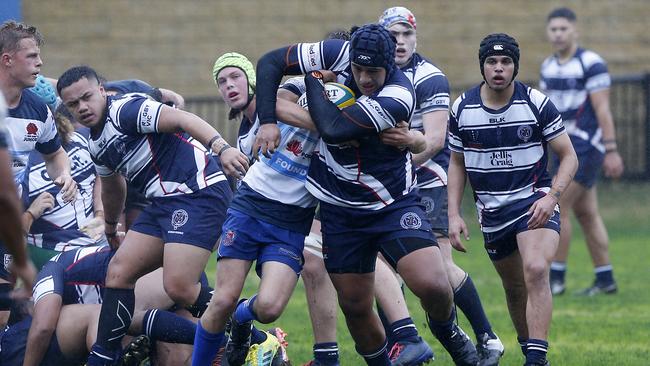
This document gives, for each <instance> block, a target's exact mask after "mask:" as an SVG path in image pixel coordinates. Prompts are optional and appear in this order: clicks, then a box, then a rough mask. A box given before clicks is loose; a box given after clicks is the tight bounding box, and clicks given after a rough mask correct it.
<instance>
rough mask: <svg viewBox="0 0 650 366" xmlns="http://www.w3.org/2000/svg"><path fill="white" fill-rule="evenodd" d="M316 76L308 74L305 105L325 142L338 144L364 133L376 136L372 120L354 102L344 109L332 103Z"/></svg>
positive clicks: (376, 132)
mask: <svg viewBox="0 0 650 366" xmlns="http://www.w3.org/2000/svg"><path fill="white" fill-rule="evenodd" d="M318 76H319V75H318V74H316V76H314V75H313V73H311V74H307V75H306V76H305V86H306V88H307V104H308V105H309V115H311V118H312V120H313V121H314V124H315V125H316V128H317V129H318V132H319V133H320V135H321V138H322V139H323V141H325V142H326V143H328V144H341V143H344V142H347V141H351V140H356V139H358V138H361V137H364V136H371V135H376V134H378V133H379V132H378V131H377V128H376V126H375V124H374V123H373V121H372V120H370V118H369V117H368V115H367V114H366V113H365V112H364V111H363V110H362V109H361V107H360V106H359V105H358V103H355V104H353V105H351V106H349V107H346V108H344V109H342V110H341V109H339V108H338V107H337V106H336V105H335V104H334V103H332V102H331V101H330V100H329V98H328V97H327V94H326V93H325V92H324V91H325V87H324V86H323V83H322V82H321V80H320V79H319V78H318Z"/></svg>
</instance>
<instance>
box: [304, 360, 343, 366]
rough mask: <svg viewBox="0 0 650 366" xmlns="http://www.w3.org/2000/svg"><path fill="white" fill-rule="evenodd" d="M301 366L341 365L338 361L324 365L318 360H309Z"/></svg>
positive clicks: (324, 365)
mask: <svg viewBox="0 0 650 366" xmlns="http://www.w3.org/2000/svg"><path fill="white" fill-rule="evenodd" d="M302 366H341V364H340V363H339V362H338V361H336V363H332V364H324V363H322V362H320V361H318V360H311V361H309V362H307V363H306V364H304V365H302Z"/></svg>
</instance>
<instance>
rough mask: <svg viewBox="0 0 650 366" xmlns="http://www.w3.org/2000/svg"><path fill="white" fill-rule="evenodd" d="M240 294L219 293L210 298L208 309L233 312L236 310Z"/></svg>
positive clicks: (224, 312)
mask: <svg viewBox="0 0 650 366" xmlns="http://www.w3.org/2000/svg"><path fill="white" fill-rule="evenodd" d="M238 302H239V296H238V295H236V294H225V293H217V294H215V295H214V296H212V299H210V304H209V305H208V311H212V312H217V313H219V314H222V313H223V314H231V313H232V312H233V311H235V308H236V307H237V303H238Z"/></svg>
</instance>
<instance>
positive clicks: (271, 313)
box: [226, 219, 305, 364]
mask: <svg viewBox="0 0 650 366" xmlns="http://www.w3.org/2000/svg"><path fill="white" fill-rule="evenodd" d="M253 221H255V222H256V225H254V226H253V225H251V226H250V230H253V231H255V232H256V237H258V238H260V239H259V240H260V241H261V242H260V248H259V251H258V255H257V267H256V270H257V273H258V275H259V276H260V278H261V282H260V286H259V290H258V293H257V294H255V295H253V296H252V297H251V298H250V299H248V300H245V301H241V302H240V303H239V305H238V306H237V309H236V310H235V313H234V314H233V316H232V330H231V334H230V340H229V342H228V345H227V346H226V357H227V358H228V361H229V362H230V363H231V364H237V363H239V362H241V361H243V359H245V358H246V355H247V354H248V345H249V344H250V345H257V346H255V348H256V350H255V351H256V352H257V356H259V357H262V356H263V355H265V354H266V353H267V352H269V354H275V353H276V352H277V348H278V347H279V344H278V343H277V341H276V340H275V339H274V338H275V337H269V336H268V333H266V332H262V331H260V330H258V329H255V328H253V327H252V323H253V321H254V320H257V321H258V322H260V323H264V324H267V323H270V322H273V321H275V320H276V319H277V318H279V317H280V315H281V314H282V311H284V308H285V307H286V305H287V303H288V301H289V298H290V297H291V294H292V293H293V289H294V288H295V287H296V283H297V281H298V275H299V274H300V272H301V271H302V263H303V256H302V252H303V249H304V246H305V236H304V235H303V234H302V233H299V232H296V231H292V230H287V229H283V228H281V227H278V226H275V225H273V224H270V223H267V222H264V221H260V220H255V219H253ZM267 340H268V341H267Z"/></svg>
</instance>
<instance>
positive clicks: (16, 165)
mask: <svg viewBox="0 0 650 366" xmlns="http://www.w3.org/2000/svg"><path fill="white" fill-rule="evenodd" d="M1 123H4V124H5V127H6V129H7V130H6V131H7V145H8V150H9V154H11V158H12V162H13V163H12V170H13V173H14V180H15V181H16V185H17V186H18V187H19V189H20V184H21V183H22V182H23V180H24V179H25V178H26V177H27V174H28V172H27V163H28V162H29V154H30V153H31V152H32V151H33V150H34V149H36V150H37V151H38V152H40V153H42V154H51V153H53V152H55V151H57V150H58V149H59V147H61V143H60V142H59V137H58V135H57V133H56V126H55V124H54V118H53V116H52V113H51V112H50V109H49V108H48V107H47V105H46V104H45V102H43V101H42V100H41V99H40V98H39V97H38V96H37V95H36V94H34V93H32V92H31V91H29V90H27V89H25V90H23V92H22V95H21V97H20V102H19V103H18V105H17V106H16V108H10V109H9V116H8V117H7V118H6V119H5V121H4V122H1Z"/></svg>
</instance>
